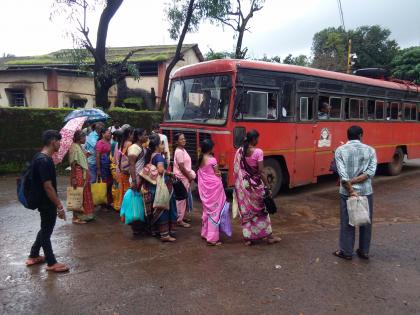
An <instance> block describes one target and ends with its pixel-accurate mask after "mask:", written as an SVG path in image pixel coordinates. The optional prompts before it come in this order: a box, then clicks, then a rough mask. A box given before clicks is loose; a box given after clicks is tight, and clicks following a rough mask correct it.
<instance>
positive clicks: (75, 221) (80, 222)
mask: <svg viewBox="0 0 420 315" xmlns="http://www.w3.org/2000/svg"><path fill="white" fill-rule="evenodd" d="M72 222H73V223H74V224H86V223H87V222H86V221H83V220H81V219H73V221H72Z"/></svg>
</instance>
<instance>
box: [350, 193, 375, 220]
mask: <svg viewBox="0 0 420 315" xmlns="http://www.w3.org/2000/svg"><path fill="white" fill-rule="evenodd" d="M347 212H348V214H349V224H350V225H351V226H360V225H366V224H370V223H371V222H370V216H369V202H368V199H367V197H366V196H359V197H350V198H349V199H347Z"/></svg>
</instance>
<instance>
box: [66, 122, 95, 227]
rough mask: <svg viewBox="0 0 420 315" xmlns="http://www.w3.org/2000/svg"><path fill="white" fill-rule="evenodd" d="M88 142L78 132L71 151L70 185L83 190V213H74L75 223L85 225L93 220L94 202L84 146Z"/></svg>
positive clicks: (80, 132)
mask: <svg viewBox="0 0 420 315" xmlns="http://www.w3.org/2000/svg"><path fill="white" fill-rule="evenodd" d="M85 142H86V135H85V134H84V133H83V132H82V131H80V130H78V131H76V132H75V134H74V137H73V144H72V145H71V147H70V150H69V162H70V165H71V175H70V184H71V186H72V187H73V188H77V187H82V188H83V209H82V210H83V211H73V223H75V224H84V223H86V222H87V221H91V220H93V219H94V218H95V217H94V214H93V208H94V205H93V200H92V192H91V190H90V173H89V167H88V161H87V157H86V153H85V152H84V151H83V149H82V145H83V144H84V143H85Z"/></svg>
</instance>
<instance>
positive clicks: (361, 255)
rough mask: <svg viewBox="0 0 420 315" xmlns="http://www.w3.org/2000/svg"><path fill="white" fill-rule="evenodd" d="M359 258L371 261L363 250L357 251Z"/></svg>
mask: <svg viewBox="0 0 420 315" xmlns="http://www.w3.org/2000/svg"><path fill="white" fill-rule="evenodd" d="M356 253H357V256H359V257H360V258H362V259H366V260H368V259H369V255H368V254H365V253H364V252H363V251H362V250H361V249H358V250H356Z"/></svg>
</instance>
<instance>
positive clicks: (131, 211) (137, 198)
mask: <svg viewBox="0 0 420 315" xmlns="http://www.w3.org/2000/svg"><path fill="white" fill-rule="evenodd" d="M120 216H121V217H124V219H125V224H130V223H133V222H134V221H142V222H145V218H144V204H143V198H142V196H141V195H140V193H139V192H137V191H133V190H132V189H128V190H127V192H126V193H125V195H124V198H123V202H122V205H121V210H120Z"/></svg>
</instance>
